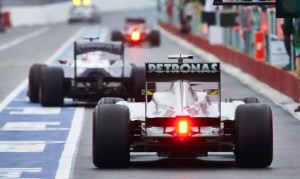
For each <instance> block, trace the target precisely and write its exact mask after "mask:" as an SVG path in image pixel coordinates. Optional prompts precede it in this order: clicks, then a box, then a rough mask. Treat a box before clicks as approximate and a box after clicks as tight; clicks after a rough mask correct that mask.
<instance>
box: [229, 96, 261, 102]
mask: <svg viewBox="0 0 300 179" xmlns="http://www.w3.org/2000/svg"><path fill="white" fill-rule="evenodd" d="M229 101H230V102H232V101H243V102H244V103H245V104H253V103H260V102H259V99H257V98H256V97H247V98H233V99H230V100H229Z"/></svg>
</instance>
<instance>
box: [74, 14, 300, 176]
mask: <svg viewBox="0 0 300 179" xmlns="http://www.w3.org/2000/svg"><path fill="white" fill-rule="evenodd" d="M133 15H136V16H145V17H147V20H148V21H150V22H151V23H152V24H155V21H156V14H155V11H154V10H143V11H133V12H119V13H115V14H107V15H105V16H104V17H103V24H104V25H107V26H108V27H109V28H110V29H118V28H121V26H122V24H123V18H124V17H127V16H133ZM179 53H182V54H192V53H190V52H189V51H188V50H187V49H184V48H182V46H180V45H177V44H174V43H173V42H172V41H170V40H169V39H167V38H166V37H162V45H161V47H159V48H131V49H128V48H127V49H126V55H125V56H126V58H125V59H126V61H127V62H134V63H138V64H141V65H142V64H143V63H144V62H145V61H146V62H150V61H152V62H166V61H168V60H164V59H166V57H167V55H169V54H179ZM195 59H198V58H197V57H196V58H195ZM249 96H256V97H257V98H259V100H260V101H261V103H266V104H268V105H270V106H271V108H272V110H273V123H274V124H273V126H274V159H273V163H272V165H271V166H270V167H269V168H265V169H255V168H254V169H253V168H252V169H241V168H237V167H236V165H235V162H234V156H233V154H230V153H229V154H228V153H224V155H218V154H216V153H213V154H211V155H210V156H209V157H207V158H198V159H196V160H189V159H184V160H183V159H176V160H172V159H166V158H158V157H156V156H155V155H154V154H146V153H142V154H138V153H134V154H132V155H131V164H130V167H129V168H127V169H97V168H95V167H94V165H93V163H92V149H91V147H92V134H91V131H92V128H91V127H92V121H91V120H92V109H91V108H89V109H86V110H85V116H84V121H85V122H84V126H83V130H82V134H81V139H80V143H79V148H78V151H77V158H76V161H75V166H74V169H73V174H72V178H76V179H77V178H78V179H81V178H105V179H106V178H122V179H125V178H145V179H146V178H151V179H152V178H163V179H165V178H176V179H188V178H191V179H195V178H300V133H299V131H300V123H299V121H298V120H297V119H295V118H294V117H293V116H291V115H290V114H289V113H287V112H286V111H284V110H283V109H281V108H280V107H278V106H276V105H275V104H274V103H272V102H271V101H270V100H269V99H267V98H265V97H264V96H261V95H260V94H259V93H257V92H255V91H253V90H251V89H249V87H247V86H245V85H243V84H242V83H240V82H239V81H238V80H236V79H235V78H233V77H231V76H229V75H227V74H224V73H222V97H223V98H232V97H249ZM112 135H113V134H112ZM257 147H259V146H257Z"/></svg>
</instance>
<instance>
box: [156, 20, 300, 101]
mask: <svg viewBox="0 0 300 179" xmlns="http://www.w3.org/2000/svg"><path fill="white" fill-rule="evenodd" d="M159 25H160V26H161V27H162V28H164V29H166V30H167V31H169V32H171V33H172V34H174V35H176V36H180V37H181V38H183V39H185V40H187V41H189V42H190V43H192V44H194V45H195V46H197V47H199V48H201V49H203V50H205V51H207V52H209V53H212V54H214V55H215V56H217V57H218V58H220V59H222V60H223V61H225V62H228V63H230V64H232V65H234V66H236V67H238V68H240V69H241V70H243V71H245V72H247V73H248V74H250V75H252V76H253V77H255V78H256V79H258V80H259V81H262V82H264V83H266V84H268V85H269V86H271V87H272V88H274V89H276V90H278V91H280V92H281V93H283V94H286V95H287V96H289V97H291V98H292V99H294V100H295V101H298V100H299V97H300V93H299V91H298V88H297V79H296V76H295V74H294V73H291V72H287V71H284V70H282V69H280V68H278V67H275V66H272V65H270V64H268V63H265V62H257V61H255V60H254V58H253V57H251V56H248V55H246V54H244V53H242V52H240V51H236V50H234V49H232V48H230V47H227V46H225V45H210V44H209V42H208V40H207V39H205V38H203V37H201V36H199V35H196V34H194V33H190V34H189V35H182V34H181V33H179V27H176V26H174V25H173V24H170V23H166V22H162V21H159Z"/></svg>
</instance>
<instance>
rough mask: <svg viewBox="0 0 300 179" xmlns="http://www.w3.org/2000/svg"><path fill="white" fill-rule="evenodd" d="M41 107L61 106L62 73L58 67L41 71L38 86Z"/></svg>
mask: <svg viewBox="0 0 300 179" xmlns="http://www.w3.org/2000/svg"><path fill="white" fill-rule="evenodd" d="M40 102H41V105H42V106H62V105H63V102H64V71H63V69H62V68H60V67H46V68H43V70H42V79H41V84H40Z"/></svg>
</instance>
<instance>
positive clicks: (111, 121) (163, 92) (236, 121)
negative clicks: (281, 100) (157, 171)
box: [93, 56, 273, 168]
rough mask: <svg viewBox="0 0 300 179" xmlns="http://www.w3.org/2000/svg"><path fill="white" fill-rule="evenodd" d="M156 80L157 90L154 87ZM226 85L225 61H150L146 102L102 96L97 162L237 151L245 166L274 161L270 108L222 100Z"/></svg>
mask: <svg viewBox="0 0 300 179" xmlns="http://www.w3.org/2000/svg"><path fill="white" fill-rule="evenodd" d="M171 58H178V59H179V61H180V62H182V60H183V59H184V58H191V56H172V57H171ZM153 82H156V89H152V88H151V87H150V88H149V86H148V84H149V83H153ZM220 89H221V84H220V64H219V63H146V85H145V91H144V92H145V101H146V102H141V103H136V102H127V101H124V100H122V99H120V98H102V99H101V100H100V102H99V103H98V105H97V106H96V107H95V109H94V111H93V162H94V165H95V166H96V167H100V168H102V167H104V168H106V167H126V166H128V165H129V162H130V152H157V154H158V156H162V157H170V158H172V157H184V158H186V157H191V158H196V157H199V156H202V157H203V156H207V155H208V152H234V154H235V157H236V162H237V164H238V166H239V167H267V166H269V165H270V164H271V163H272V160H273V129H272V111H271V109H270V107H269V106H268V105H266V104H260V103H259V100H258V99H257V98H255V97H248V98H237V99H230V100H226V102H221V93H220ZM110 141H111V142H110Z"/></svg>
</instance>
